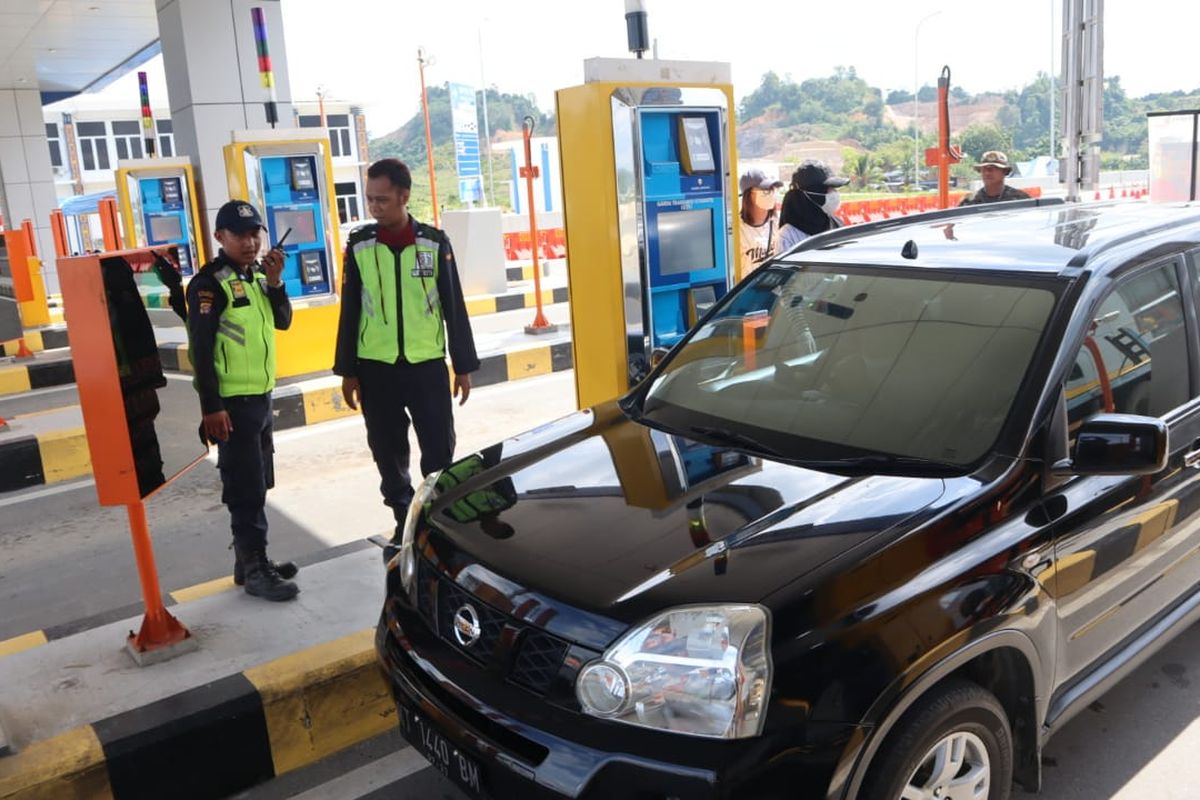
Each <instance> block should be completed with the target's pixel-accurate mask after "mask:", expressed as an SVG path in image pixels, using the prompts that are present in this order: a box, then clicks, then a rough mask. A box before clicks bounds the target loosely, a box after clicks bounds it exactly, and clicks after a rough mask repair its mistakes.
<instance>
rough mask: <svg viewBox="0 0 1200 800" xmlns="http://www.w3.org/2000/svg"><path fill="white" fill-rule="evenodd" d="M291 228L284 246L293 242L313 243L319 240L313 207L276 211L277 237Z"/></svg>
mask: <svg viewBox="0 0 1200 800" xmlns="http://www.w3.org/2000/svg"><path fill="white" fill-rule="evenodd" d="M288 228H291V229H292V233H291V235H289V236H288V238H287V241H286V242H284V243H283V244H284V246H285V247H286V246H287V245H291V244H312V243H313V242H315V241H316V240H317V223H316V220H315V219H313V213H312V209H308V208H301V209H281V210H279V211H276V212H275V238H276V239H279V238H280V237H282V236H283V234H285V233H287V229H288Z"/></svg>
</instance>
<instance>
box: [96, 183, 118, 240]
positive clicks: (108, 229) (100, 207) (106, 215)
mask: <svg viewBox="0 0 1200 800" xmlns="http://www.w3.org/2000/svg"><path fill="white" fill-rule="evenodd" d="M96 211H97V213H99V214H100V232H101V234H102V235H103V238H104V251H105V252H112V251H113V250H120V249H121V223H120V221H119V219H118V217H117V201H116V200H114V199H113V198H111V197H101V198H100V202H99V203H98V204H97V206H96Z"/></svg>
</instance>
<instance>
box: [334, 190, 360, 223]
mask: <svg viewBox="0 0 1200 800" xmlns="http://www.w3.org/2000/svg"><path fill="white" fill-rule="evenodd" d="M333 189H334V192H335V193H336V194H337V210H338V219H339V220H340V221H341V224H343V225H345V224H346V223H347V222H358V184H356V183H355V182H354V181H347V182H346V183H335V184H334V185H333Z"/></svg>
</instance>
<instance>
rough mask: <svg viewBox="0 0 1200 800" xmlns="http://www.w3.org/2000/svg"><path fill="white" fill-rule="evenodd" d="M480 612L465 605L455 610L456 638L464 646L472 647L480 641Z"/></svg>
mask: <svg viewBox="0 0 1200 800" xmlns="http://www.w3.org/2000/svg"><path fill="white" fill-rule="evenodd" d="M479 633H480V628H479V614H477V613H476V612H475V609H473V608H471V607H470V606H466V605H465V606H463V607H462V608H460V609H459V610H458V611H455V612H454V638H455V639H456V640H457V641H458V643H459V644H461V645H462V646H463V647H470V646H471V645H473V644H475V643H476V642H477V641H479Z"/></svg>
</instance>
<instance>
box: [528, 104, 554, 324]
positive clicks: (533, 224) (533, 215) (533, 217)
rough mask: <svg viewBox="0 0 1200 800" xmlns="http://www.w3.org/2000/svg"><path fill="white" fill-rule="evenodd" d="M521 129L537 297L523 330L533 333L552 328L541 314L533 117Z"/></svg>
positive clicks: (540, 272)
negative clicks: (531, 322) (530, 318)
mask: <svg viewBox="0 0 1200 800" xmlns="http://www.w3.org/2000/svg"><path fill="white" fill-rule="evenodd" d="M522 128H523V132H522V135H523V137H524V139H525V166H523V167H521V177H523V178H524V179H525V192H526V196H527V197H528V198H529V243H530V245H531V246H532V249H533V293H534V295H535V296H536V297H537V314H536V315H535V316H534V318H533V324H532V325H527V326H526V327H525V330H526V331H527V332H533V331H544V330H547V329H553V327H554V326H552V325H551V324H550V321H549V320H548V319H546V315H545V314H544V313H543V312H542V268H541V267H540V266H538V235H537V212H536V211H535V210H534V207H533V179H534V178H536V177H537V176H538V168H537V167H535V166H534V165H533V152H532V145H531V141H532V139H533V117H529V116H527V117H525V121H524V124H523V126H522Z"/></svg>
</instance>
